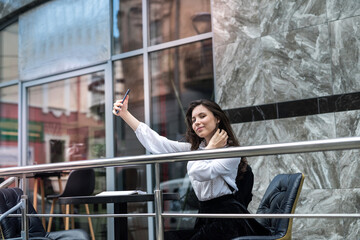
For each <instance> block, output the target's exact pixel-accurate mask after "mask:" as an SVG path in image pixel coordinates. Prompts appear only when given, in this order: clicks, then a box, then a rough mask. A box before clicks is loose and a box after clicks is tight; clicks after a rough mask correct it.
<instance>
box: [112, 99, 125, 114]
mask: <svg viewBox="0 0 360 240" xmlns="http://www.w3.org/2000/svg"><path fill="white" fill-rule="evenodd" d="M128 103H129V96H127V97H126V98H125V100H124V102H122V100H117V101H116V102H114V107H113V114H114V115H116V116H119V117H122V116H124V115H125V114H126V113H127V112H128Z"/></svg>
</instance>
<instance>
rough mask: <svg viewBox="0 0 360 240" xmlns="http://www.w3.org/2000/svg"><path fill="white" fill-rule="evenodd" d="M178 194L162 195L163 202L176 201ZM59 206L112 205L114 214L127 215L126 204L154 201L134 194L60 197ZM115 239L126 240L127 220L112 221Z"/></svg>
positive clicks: (149, 196) (144, 195)
mask: <svg viewBox="0 0 360 240" xmlns="http://www.w3.org/2000/svg"><path fill="white" fill-rule="evenodd" d="M178 199H179V194H178V193H164V194H163V201H165V200H178ZM58 201H59V203H60V204H102V203H114V213H115V214H124V213H128V211H127V203H128V202H149V201H154V194H134V195H118V196H79V197H61V198H59V200H58ZM114 230H115V239H116V240H118V239H125V240H126V239H128V226H127V218H125V217H121V218H115V219H114Z"/></svg>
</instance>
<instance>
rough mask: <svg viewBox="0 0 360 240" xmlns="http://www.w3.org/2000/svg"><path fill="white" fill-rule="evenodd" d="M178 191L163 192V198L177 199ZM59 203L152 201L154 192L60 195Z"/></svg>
mask: <svg viewBox="0 0 360 240" xmlns="http://www.w3.org/2000/svg"><path fill="white" fill-rule="evenodd" d="M179 198H180V196H179V193H163V200H179ZM58 201H59V203H60V204H86V203H88V204H92V203H126V202H148V201H154V194H132V195H113V196H75V197H61V198H59V200H58Z"/></svg>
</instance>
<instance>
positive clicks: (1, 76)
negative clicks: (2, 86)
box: [0, 23, 19, 82]
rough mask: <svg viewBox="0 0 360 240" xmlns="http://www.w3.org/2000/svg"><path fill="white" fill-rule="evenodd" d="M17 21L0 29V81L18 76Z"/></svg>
mask: <svg viewBox="0 0 360 240" xmlns="http://www.w3.org/2000/svg"><path fill="white" fill-rule="evenodd" d="M18 36H19V32H18V23H14V24H12V25H10V26H9V27H7V28H5V29H3V30H1V31H0V82H6V81H9V80H14V79H17V78H18Z"/></svg>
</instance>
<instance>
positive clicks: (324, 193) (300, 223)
mask: <svg viewBox="0 0 360 240" xmlns="http://www.w3.org/2000/svg"><path fill="white" fill-rule="evenodd" d="M305 181H306V179H305ZM341 204H342V202H341V196H340V195H339V194H338V192H337V190H306V189H304V190H302V192H301V194H300V198H299V201H298V204H297V208H296V211H295V212H296V213H303V214H317V213H318V214H320V213H339V209H340V205H341ZM342 229H343V225H342V220H341V219H324V218H321V219H319V218H314V219H300V218H299V219H295V220H294V226H293V239H324V240H325V239H341V233H342Z"/></svg>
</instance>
